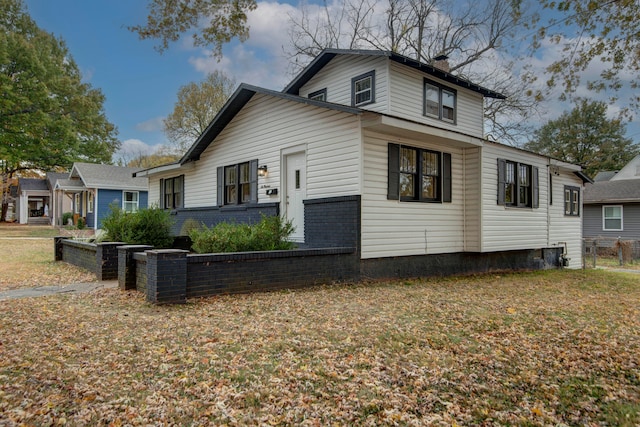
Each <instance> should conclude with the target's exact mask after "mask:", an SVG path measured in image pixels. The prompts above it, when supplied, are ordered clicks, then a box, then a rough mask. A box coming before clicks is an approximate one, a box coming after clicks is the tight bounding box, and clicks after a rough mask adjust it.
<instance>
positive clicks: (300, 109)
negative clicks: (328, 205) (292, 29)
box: [150, 94, 360, 208]
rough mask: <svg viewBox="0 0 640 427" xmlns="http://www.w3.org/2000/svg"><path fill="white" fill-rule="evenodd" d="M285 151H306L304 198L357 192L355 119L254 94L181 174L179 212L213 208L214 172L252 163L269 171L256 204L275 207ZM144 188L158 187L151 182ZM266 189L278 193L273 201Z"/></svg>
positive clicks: (358, 180) (357, 121)
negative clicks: (181, 207) (182, 205)
mask: <svg viewBox="0 0 640 427" xmlns="http://www.w3.org/2000/svg"><path fill="white" fill-rule="evenodd" d="M291 147H303V148H304V149H306V152H307V198H310V199H313V198H321V197H331V196H336V195H355V194H359V193H360V179H359V178H360V174H359V165H360V130H359V117H358V116H355V115H352V114H348V113H343V112H338V111H335V110H329V109H325V108H319V107H313V106H309V105H303V104H300V103H296V102H292V101H287V100H283V99H279V98H274V97H271V96H267V95H261V94H256V95H254V97H253V98H252V99H251V100H250V101H249V102H248V103H247V105H246V106H245V107H244V108H243V109H242V111H240V112H239V113H238V114H237V115H236V117H235V118H234V119H233V120H232V121H231V122H230V123H229V124H228V125H227V127H226V128H225V129H224V130H223V131H222V132H221V133H220V135H218V137H217V138H216V140H215V141H214V142H213V143H212V144H211V145H209V147H208V148H207V149H206V150H205V151H204V152H203V153H202V155H201V156H200V160H198V161H196V162H195V167H194V168H193V169H191V170H187V171H185V172H184V174H185V207H186V208H193V207H206V206H215V205H216V203H217V201H216V196H217V194H216V192H217V191H216V188H217V187H216V182H217V176H216V170H217V168H218V167H219V166H226V165H231V164H236V163H240V162H245V161H250V160H252V159H258V160H259V164H260V165H267V166H268V168H269V170H268V176H267V177H260V178H259V183H258V196H259V200H258V201H259V202H279V201H280V198H279V197H280V194H282V189H281V182H280V177H281V168H280V161H281V153H282V150H285V149H287V148H291ZM154 178H155V177H154ZM150 185H151V186H154V185H155V187H158V184H157V180H156V179H154V181H153V182H152V183H151V184H150ZM265 186H268V187H265ZM152 188H153V187H152ZM266 188H272V189H273V188H277V189H279V194H278V196H267V195H266ZM155 191H156V192H157V191H158V190H155ZM156 197H157V196H156Z"/></svg>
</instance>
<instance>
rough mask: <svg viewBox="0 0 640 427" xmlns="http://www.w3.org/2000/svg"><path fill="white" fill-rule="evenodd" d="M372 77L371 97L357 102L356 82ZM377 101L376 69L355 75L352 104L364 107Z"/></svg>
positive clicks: (352, 85) (352, 87) (352, 80)
mask: <svg viewBox="0 0 640 427" xmlns="http://www.w3.org/2000/svg"><path fill="white" fill-rule="evenodd" d="M368 78H370V79H371V88H370V89H369V92H370V93H371V97H370V98H369V99H368V100H367V101H364V102H360V103H356V83H358V82H360V81H362V80H365V79H368ZM375 102H376V70H371V71H369V72H366V73H364V74H360V75H359V76H356V77H353V78H352V79H351V106H352V107H362V106H365V105H369V104H373V103H375Z"/></svg>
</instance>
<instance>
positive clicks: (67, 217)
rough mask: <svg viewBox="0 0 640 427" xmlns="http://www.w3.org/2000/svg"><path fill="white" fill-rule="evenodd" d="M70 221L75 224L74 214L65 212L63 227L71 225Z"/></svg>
mask: <svg viewBox="0 0 640 427" xmlns="http://www.w3.org/2000/svg"><path fill="white" fill-rule="evenodd" d="M69 220H71V221H72V222H73V213H72V212H65V213H63V214H62V226H63V227H64V226H66V225H69Z"/></svg>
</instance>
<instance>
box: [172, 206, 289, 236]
mask: <svg viewBox="0 0 640 427" xmlns="http://www.w3.org/2000/svg"><path fill="white" fill-rule="evenodd" d="M279 206H280V205H279V204H278V203H261V204H253V205H240V206H223V207H217V206H214V207H206V208H184V209H176V210H173V211H171V218H172V219H173V220H174V221H175V223H174V224H173V226H172V227H171V234H173V235H174V236H181V235H184V233H183V232H182V231H183V230H182V227H183V225H184V223H185V221H186V220H188V219H192V220H194V221H196V222H197V223H198V224H204V225H206V226H207V227H213V226H215V225H216V224H218V223H220V222H237V223H256V222H259V221H260V219H261V218H262V215H267V216H275V215H280V208H279Z"/></svg>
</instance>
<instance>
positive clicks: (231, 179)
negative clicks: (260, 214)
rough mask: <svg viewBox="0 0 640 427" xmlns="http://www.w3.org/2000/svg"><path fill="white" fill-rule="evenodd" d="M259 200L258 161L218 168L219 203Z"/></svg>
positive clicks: (220, 204)
mask: <svg viewBox="0 0 640 427" xmlns="http://www.w3.org/2000/svg"><path fill="white" fill-rule="evenodd" d="M257 202H258V161H257V160H252V161H250V162H244V163H238V164H236V165H229V166H224V167H219V168H218V205H219V206H223V205H240V204H245V203H257Z"/></svg>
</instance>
